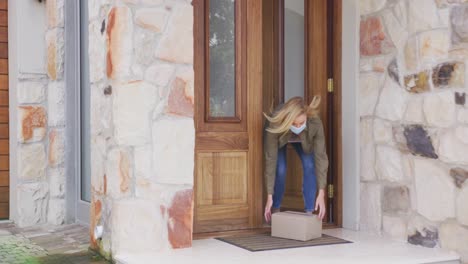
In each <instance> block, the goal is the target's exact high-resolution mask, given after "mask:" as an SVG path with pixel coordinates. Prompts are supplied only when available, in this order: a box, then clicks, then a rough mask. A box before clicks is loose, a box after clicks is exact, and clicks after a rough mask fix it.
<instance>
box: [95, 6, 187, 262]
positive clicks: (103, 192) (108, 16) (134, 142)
mask: <svg viewBox="0 0 468 264" xmlns="http://www.w3.org/2000/svg"><path fill="white" fill-rule="evenodd" d="M190 2H191V1H182V0H171V1H162V0H126V1H111V0H100V1H89V58H90V81H91V142H92V143H91V179H92V205H91V206H92V209H91V229H90V233H91V234H90V235H91V241H92V247H94V248H96V249H99V250H100V251H101V252H102V253H103V254H104V255H107V256H110V255H113V256H115V255H118V254H125V253H138V252H154V251H157V250H163V249H168V248H179V247H188V246H191V240H192V212H193V170H194V141H195V130H194V122H193V108H194V106H193V92H194V91H193V87H194V73H193V7H192V5H191V3H190ZM96 226H103V228H104V232H103V236H102V238H101V239H95V236H94V229H95V227H96Z"/></svg>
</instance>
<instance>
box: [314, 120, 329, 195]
mask: <svg viewBox="0 0 468 264" xmlns="http://www.w3.org/2000/svg"><path fill="white" fill-rule="evenodd" d="M317 125H318V129H317V133H316V134H315V136H314V139H313V144H314V153H315V171H316V174H317V184H318V188H319V190H325V188H326V187H327V172H328V156H327V152H326V144H325V135H324V132H323V124H322V121H321V120H320V119H318V122H317ZM319 192H320V191H319Z"/></svg>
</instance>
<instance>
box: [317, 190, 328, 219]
mask: <svg viewBox="0 0 468 264" xmlns="http://www.w3.org/2000/svg"><path fill="white" fill-rule="evenodd" d="M318 209H320V211H319V214H318V217H319V218H320V220H322V219H323V218H324V217H325V213H326V211H327V209H326V208H325V191H324V190H322V189H320V190H319V194H318V196H317V200H316V201H315V211H317V210H318Z"/></svg>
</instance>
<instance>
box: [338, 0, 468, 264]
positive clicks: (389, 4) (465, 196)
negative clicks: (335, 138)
mask: <svg viewBox="0 0 468 264" xmlns="http://www.w3.org/2000/svg"><path fill="white" fill-rule="evenodd" d="M360 10H361V24H360V53H361V60H360V80H359V81H360V91H359V95H360V96H359V98H360V99H359V110H360V116H361V119H360V120H361V124H360V129H361V165H360V167H361V228H362V229H370V230H377V231H381V230H383V232H384V233H387V234H389V235H391V236H393V237H395V238H399V239H403V240H407V241H408V242H410V243H413V244H420V245H423V246H427V247H435V246H441V247H443V248H448V249H453V250H456V251H458V252H459V253H460V254H461V256H462V258H463V260H464V261H468V181H466V179H467V178H468V102H467V101H466V93H467V88H468V83H467V82H466V80H467V69H468V1H466V0H465V1H463V0H439V1H437V0H436V1H433V0H387V1H385V0H361V1H360ZM345 83H346V82H345Z"/></svg>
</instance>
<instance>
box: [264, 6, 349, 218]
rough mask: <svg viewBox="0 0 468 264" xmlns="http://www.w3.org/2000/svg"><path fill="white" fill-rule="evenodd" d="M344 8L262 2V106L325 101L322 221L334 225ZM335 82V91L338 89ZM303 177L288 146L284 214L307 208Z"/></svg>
mask: <svg viewBox="0 0 468 264" xmlns="http://www.w3.org/2000/svg"><path fill="white" fill-rule="evenodd" d="M340 6H341V1H340V0H274V1H271V0H265V1H264V33H263V34H264V44H263V48H264V53H265V54H268V56H264V92H263V101H264V106H263V108H264V111H265V112H268V111H269V110H270V108H271V106H276V105H278V104H280V103H282V102H285V101H287V100H288V99H289V98H290V97H293V96H302V97H303V98H304V99H305V101H306V102H308V103H310V102H311V101H312V98H313V97H314V96H315V95H319V96H320V97H321V99H322V101H321V102H322V103H321V107H320V118H321V120H322V122H323V125H324V130H325V135H326V141H327V154H328V157H329V161H330V166H329V175H328V187H327V189H326V190H325V192H326V206H327V211H328V212H327V215H326V218H325V219H324V221H325V222H328V223H333V224H339V222H338V221H335V218H334V216H335V215H337V213H338V207H337V205H338V204H337V201H338V200H337V199H336V196H335V195H336V192H335V193H334V192H333V187H334V185H335V182H337V179H339V175H337V174H336V173H335V172H337V171H338V168H339V164H340V163H339V160H338V159H337V158H338V155H337V153H339V150H338V146H339V145H340V144H339V142H340V137H341V134H340V131H339V126H338V124H339V122H340V119H339V118H340V108H339V107H340V104H339V103H338V99H340V97H339V94H337V96H335V92H334V91H333V89H331V88H333V86H332V85H333V81H334V80H336V81H339V78H337V77H339V71H338V70H339V66H340V65H339V50H338V47H339V42H337V41H339V39H340V37H339V34H340V27H339V23H340V22H339V21H340V19H341V17H340ZM291 38H294V39H292V40H291ZM335 61H337V62H338V64H336V63H335ZM329 80H330V82H329ZM336 81H335V83H336V84H337V85H335V87H339V86H338V85H339V83H337V82H336ZM329 84H330V86H329ZM329 88H330V89H329ZM298 90H300V91H298ZM338 92H339V91H338ZM302 177H303V175H302V164H301V161H300V159H299V157H298V155H297V154H296V152H295V150H294V148H293V147H292V146H290V145H289V144H288V146H287V176H286V187H285V194H284V197H283V202H282V209H283V210H296V211H303V210H304V201H303V195H302ZM336 220H339V219H336Z"/></svg>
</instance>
